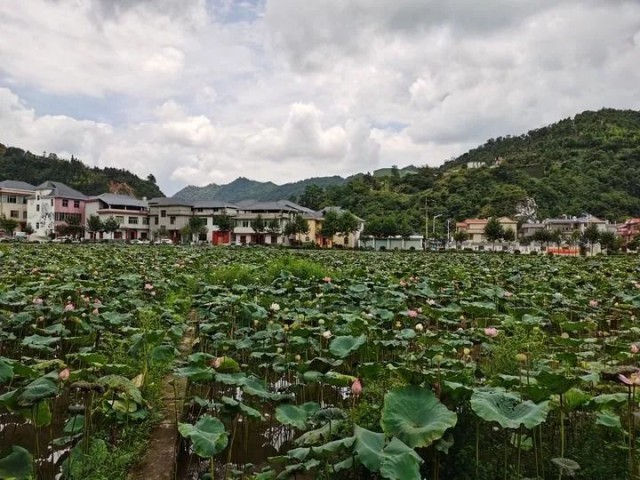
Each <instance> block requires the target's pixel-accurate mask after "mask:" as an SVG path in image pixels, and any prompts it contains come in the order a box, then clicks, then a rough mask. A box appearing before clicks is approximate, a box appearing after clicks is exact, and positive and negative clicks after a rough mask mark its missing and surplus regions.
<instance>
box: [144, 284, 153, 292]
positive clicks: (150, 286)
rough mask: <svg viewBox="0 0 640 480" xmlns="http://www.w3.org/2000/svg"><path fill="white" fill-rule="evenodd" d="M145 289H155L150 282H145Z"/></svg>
mask: <svg viewBox="0 0 640 480" xmlns="http://www.w3.org/2000/svg"><path fill="white" fill-rule="evenodd" d="M144 289H145V290H153V285H151V284H150V283H145V284H144Z"/></svg>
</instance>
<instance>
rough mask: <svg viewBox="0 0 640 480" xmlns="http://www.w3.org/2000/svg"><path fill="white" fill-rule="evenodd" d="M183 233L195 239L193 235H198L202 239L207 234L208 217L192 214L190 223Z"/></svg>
mask: <svg viewBox="0 0 640 480" xmlns="http://www.w3.org/2000/svg"><path fill="white" fill-rule="evenodd" d="M182 230H183V231H182V233H183V234H184V235H185V236H188V237H190V238H191V240H193V236H194V235H196V236H197V237H198V240H201V237H202V236H206V235H207V232H208V230H207V219H206V218H204V217H198V216H196V215H191V217H190V218H189V223H188V224H187V225H186V226H185V227H184V228H183V229H182Z"/></svg>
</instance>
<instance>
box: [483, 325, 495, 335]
mask: <svg viewBox="0 0 640 480" xmlns="http://www.w3.org/2000/svg"><path fill="white" fill-rule="evenodd" d="M484 334H485V335H486V336H487V337H496V336H497V335H498V329H497V328H493V327H487V328H485V329H484Z"/></svg>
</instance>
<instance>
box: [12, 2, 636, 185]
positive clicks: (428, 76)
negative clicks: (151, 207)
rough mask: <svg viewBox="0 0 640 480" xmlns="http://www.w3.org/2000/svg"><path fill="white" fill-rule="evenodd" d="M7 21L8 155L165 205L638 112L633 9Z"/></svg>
mask: <svg viewBox="0 0 640 480" xmlns="http://www.w3.org/2000/svg"><path fill="white" fill-rule="evenodd" d="M0 24H1V25H2V29H0V58H2V61H1V62H0V132H1V133H0V142H3V143H9V144H13V145H16V146H21V147H24V148H28V149H32V150H34V151H42V150H46V151H55V152H57V153H59V154H63V155H64V154H68V155H70V154H74V155H75V156H77V157H80V158H82V159H84V160H86V161H88V162H89V163H92V164H96V165H101V166H105V165H113V166H118V167H126V168H130V169H132V170H133V171H135V172H136V173H139V174H141V175H145V176H146V175H147V174H148V173H154V175H155V176H156V177H157V178H158V180H159V181H160V183H161V185H162V186H163V187H164V188H165V190H166V191H167V193H173V192H174V191H175V190H177V189H178V188H179V187H181V186H182V185H183V184H184V183H194V184H199V185H202V184H206V183H208V182H216V183H221V182H226V181H229V180H232V179H233V178H235V177H236V176H239V175H242V176H247V177H250V178H256V179H260V180H272V181H289V180H297V179H300V178H304V177H309V176H318V175H334V174H345V175H346V174H351V173H355V172H357V171H371V170H373V169H375V168H376V167H378V166H389V165H393V164H396V165H399V166H404V165H407V164H409V163H414V164H426V163H428V164H430V165H437V164H439V163H442V162H443V161H444V160H445V159H447V158H449V157H451V156H452V155H455V154H461V153H463V152H464V151H466V150H467V149H468V148H472V147H473V146H475V145H477V144H479V143H482V142H483V141H484V140H486V139H487V138H489V137H495V136H500V135H506V134H519V133H522V132H525V131H527V130H529V129H531V128H535V127H538V126H541V125H544V124H546V123H550V122H554V121H557V120H558V119H560V118H563V117H567V116H569V115H573V114H575V113H578V112H580V111H582V110H585V109H598V108H601V107H616V108H639V107H640V69H638V68H637V65H640V3H638V2H637V1H635V0H612V1H608V0H539V1H536V2H530V1H525V0H497V1H494V2H489V3H487V2H478V1H477V0H451V1H448V2H441V1H436V0H396V1H393V2H389V1H388V0H324V1H322V2H315V1H305V2H301V1H299V0H244V1H242V2H236V1H231V0H184V1H183V0H158V1H153V2H151V1H146V0H74V1H60V0H30V1H29V2H25V1H21V0H5V1H3V2H0ZM2 87H4V88H2ZM100 99H102V100H100ZM100 102H102V103H100ZM96 105H97V107H96ZM100 106H104V108H103V109H101V110H97V108H99V107H100ZM78 111H80V112H81V114H78V113H74V112H78ZM52 112H55V113H56V114H55V115H54V114H53V113H52ZM81 117H82V118H81Z"/></svg>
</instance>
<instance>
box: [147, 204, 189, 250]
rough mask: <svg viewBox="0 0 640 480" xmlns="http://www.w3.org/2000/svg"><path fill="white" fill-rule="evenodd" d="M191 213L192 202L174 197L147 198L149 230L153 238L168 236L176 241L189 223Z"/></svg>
mask: <svg viewBox="0 0 640 480" xmlns="http://www.w3.org/2000/svg"><path fill="white" fill-rule="evenodd" d="M192 215H193V202H189V201H186V200H178V199H176V198H164V197H162V198H152V199H151V200H149V231H150V233H151V236H152V238H153V239H158V238H170V239H171V240H173V241H174V242H175V243H178V242H179V241H180V239H181V238H182V229H183V228H184V227H186V226H187V225H189V218H191V216H192Z"/></svg>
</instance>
